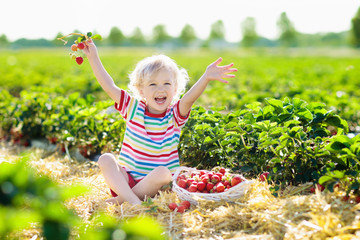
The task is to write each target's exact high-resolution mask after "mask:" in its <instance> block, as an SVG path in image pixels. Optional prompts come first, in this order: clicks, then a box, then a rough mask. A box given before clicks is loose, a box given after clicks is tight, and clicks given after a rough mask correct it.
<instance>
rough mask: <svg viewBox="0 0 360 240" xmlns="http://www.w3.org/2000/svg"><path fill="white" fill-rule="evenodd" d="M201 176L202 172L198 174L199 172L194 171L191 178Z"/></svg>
mask: <svg viewBox="0 0 360 240" xmlns="http://www.w3.org/2000/svg"><path fill="white" fill-rule="evenodd" d="M199 175H200V172H198V171H193V172H192V173H191V177H195V176H199Z"/></svg>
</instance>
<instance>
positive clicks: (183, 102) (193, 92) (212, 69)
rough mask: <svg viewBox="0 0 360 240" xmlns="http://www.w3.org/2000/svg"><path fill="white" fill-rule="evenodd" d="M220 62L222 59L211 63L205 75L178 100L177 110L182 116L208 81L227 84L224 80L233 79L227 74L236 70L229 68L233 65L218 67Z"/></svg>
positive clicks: (232, 76)
mask: <svg viewBox="0 0 360 240" xmlns="http://www.w3.org/2000/svg"><path fill="white" fill-rule="evenodd" d="M221 61H222V58H221V57H220V58H218V59H217V60H216V61H215V62H213V63H211V64H210V65H209V66H208V67H207V68H206V71H205V73H204V74H203V75H202V76H201V78H200V79H199V80H198V81H197V82H196V83H195V84H194V86H192V88H191V89H190V90H189V91H188V92H187V93H185V95H184V96H183V97H182V98H181V99H180V103H179V110H180V114H181V115H182V116H185V115H186V114H187V113H188V112H189V111H190V109H191V106H192V105H193V104H194V102H195V101H196V100H197V99H198V98H199V97H200V95H201V94H202V93H203V92H204V90H205V88H206V87H207V85H208V83H209V82H210V81H214V80H216V81H220V82H223V83H228V81H226V80H224V78H234V77H235V75H232V74H228V73H231V72H236V71H237V69H236V68H231V67H232V66H234V64H233V63H231V64H229V65H225V66H218V65H219V64H220V63H221Z"/></svg>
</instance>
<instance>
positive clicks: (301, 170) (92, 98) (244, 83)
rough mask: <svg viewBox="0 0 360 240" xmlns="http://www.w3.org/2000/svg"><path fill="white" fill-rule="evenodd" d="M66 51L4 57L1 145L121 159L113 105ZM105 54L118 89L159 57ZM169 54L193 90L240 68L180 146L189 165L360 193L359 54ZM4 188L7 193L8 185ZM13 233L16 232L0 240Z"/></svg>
mask: <svg viewBox="0 0 360 240" xmlns="http://www.w3.org/2000/svg"><path fill="white" fill-rule="evenodd" d="M67 52H68V49H57V50H51V51H50V50H46V51H45V50H37V51H35V50H26V51H25V50H24V51H3V52H1V55H0V65H1V66H2V67H1V68H0V76H1V82H0V91H1V94H0V138H1V139H2V140H3V141H9V142H11V143H12V144H20V143H22V144H26V143H28V142H29V140H32V139H35V138H47V139H48V140H49V141H52V140H51V139H53V138H55V140H54V143H55V144H57V146H58V148H59V151H60V149H62V148H64V147H66V148H67V149H76V148H78V149H80V150H81V151H83V152H84V151H85V152H86V154H85V156H86V157H88V158H89V159H91V158H93V157H94V156H95V155H98V154H100V153H103V152H109V151H115V152H116V151H119V148H120V147H121V141H122V137H123V133H124V126H125V125H124V121H123V120H122V119H121V117H120V115H119V114H117V113H110V112H109V107H111V106H112V105H113V103H112V102H111V101H110V100H109V99H108V97H107V96H106V94H105V93H104V91H103V90H102V89H101V87H100V86H99V84H98V83H97V82H96V80H95V78H94V76H93V73H92V71H91V69H90V66H89V65H88V64H87V62H86V60H85V62H84V63H83V65H81V66H78V65H77V64H76V63H75V62H74V61H73V60H71V59H70V57H68V56H66V54H67ZM99 52H100V55H101V59H102V62H103V64H104V66H105V68H106V69H107V71H108V72H109V73H110V75H111V76H112V77H113V79H114V81H115V83H116V84H117V85H119V86H120V87H121V88H124V89H127V84H128V77H127V76H128V74H129V73H130V72H131V71H132V70H133V69H134V67H135V65H136V63H137V62H138V61H139V60H141V59H143V58H144V57H146V56H149V55H152V54H157V53H159V52H158V51H156V50H151V49H146V50H144V49H107V48H100V49H99ZM336 53H341V52H335V56H336V55H337V54H336ZM166 54H167V55H169V56H170V57H172V58H173V59H174V60H175V61H176V62H177V63H178V65H179V66H181V67H183V68H185V69H186V70H188V72H189V76H190V78H191V81H190V84H189V86H188V88H189V87H191V86H192V84H194V83H195V81H197V79H199V77H200V76H201V75H202V74H203V72H204V71H205V69H206V67H207V66H208V65H209V64H210V63H211V62H213V61H215V60H216V59H217V58H218V57H219V56H221V57H223V59H224V62H223V64H228V63H231V62H233V63H235V66H236V67H237V68H238V73H237V77H236V78H235V79H231V80H230V83H229V84H222V83H220V82H211V83H210V84H209V86H208V88H207V89H206V91H205V92H204V94H203V95H202V96H201V98H200V99H199V100H198V101H197V102H196V104H195V106H194V108H193V110H192V113H191V117H190V119H189V121H188V123H187V124H186V126H185V127H184V129H183V131H182V136H181V141H180V145H179V151H180V158H181V163H182V164H183V165H188V166H195V167H198V168H204V169H210V168H212V167H214V166H217V165H222V166H226V167H228V168H231V170H232V171H234V172H236V171H241V172H242V173H244V174H245V175H246V176H248V177H250V178H253V177H257V176H258V175H259V174H260V173H262V172H264V171H269V172H270V175H269V176H270V179H271V180H273V181H275V182H276V183H277V184H278V185H279V186H281V185H284V184H285V185H286V184H290V183H291V184H299V183H304V182H309V181H310V182H314V183H317V182H320V183H321V184H324V185H326V187H327V188H328V189H329V190H330V191H332V190H333V188H334V186H335V184H338V183H341V184H342V186H343V187H344V188H345V189H346V191H347V194H352V193H353V194H356V195H359V194H360V190H359V189H360V184H359V182H360V175H359V172H360V169H359V166H360V164H359V163H360V135H357V134H359V132H360V129H359V124H360V91H358V89H359V87H360V78H359V76H360V74H359V73H360V68H359V67H358V66H360V59H359V58H357V52H356V51H355V52H354V55H347V56H344V57H341V56H336V57H330V56H334V54H332V53H331V52H328V53H327V56H321V55H316V54H314V53H313V52H311V55H303V54H301V53H299V52H293V51H292V50H290V49H288V50H284V49H282V50H281V49H278V50H277V51H276V52H275V53H274V52H273V53H269V52H268V50H260V49H257V50H254V52H248V51H240V50H239V51H238V52H237V51H231V52H227V51H222V52H210V51H192V52H190V51H174V52H167V53H166ZM349 133H350V135H348V134H349ZM355 135H357V136H356V137H353V136H355ZM4 176H5V175H4ZM2 181H3V182H2V183H1V184H4V183H5V187H6V186H7V185H6V184H7V182H10V181H9V180H6V179H5V180H4V179H3V180H2ZM40 186H41V184H40ZM5 187H4V188H5ZM4 188H2V189H4ZM274 190H276V189H274ZM274 194H276V191H274ZM1 199H5V198H1ZM4 204H5V205H6V204H9V203H8V202H7V203H4ZM14 206H18V205H14ZM20 207H22V205H19V208H20ZM4 211H5V210H4ZM6 211H7V210H6ZM16 211H17V210H16ZM16 211H15V212H16ZM29 214H30V215H31V214H32V213H29ZM30 215H29V216H30ZM30 217H34V218H35V217H36V218H37V219H43V217H41V216H39V215H36V216H35V215H34V216H32V215H31V216H30ZM51 224H52V223H51ZM45 225H46V224H45V222H44V226H45ZM58 225H59V224H58ZM60 225H61V226H62V223H61V224H60ZM60 225H59V226H60ZM113 227H114V228H116V227H115V226H113ZM12 228H14V229H16V228H17V226H13V227H12V226H10V227H9V229H10V230H9V229H7V230H6V229H5V230H3V232H2V233H1V234H6V233H7V232H8V231H11V230H12ZM65 230H66V229H65ZM65 230H64V231H65ZM66 231H67V230H66ZM66 231H65V233H66ZM95 231H96V230H95ZM66 234H67V235H66V236H68V233H66ZM99 234H102V233H99Z"/></svg>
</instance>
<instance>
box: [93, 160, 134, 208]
mask: <svg viewBox="0 0 360 240" xmlns="http://www.w3.org/2000/svg"><path fill="white" fill-rule="evenodd" d="M98 164H99V167H100V169H101V172H102V174H103V175H104V178H105V182H106V183H107V184H108V186H109V187H110V188H111V189H112V190H113V191H114V192H115V193H116V194H117V195H118V196H117V197H115V198H112V199H109V201H108V202H112V203H117V204H121V203H123V202H129V203H131V204H141V201H140V199H139V197H138V196H137V195H136V194H135V193H134V192H133V191H132V190H131V188H130V187H129V184H128V182H129V178H128V175H127V173H126V171H125V170H124V169H123V168H122V167H121V166H119V164H118V163H117V162H116V159H115V157H114V156H113V155H112V154H110V153H105V154H103V155H101V156H100V158H99V161H98Z"/></svg>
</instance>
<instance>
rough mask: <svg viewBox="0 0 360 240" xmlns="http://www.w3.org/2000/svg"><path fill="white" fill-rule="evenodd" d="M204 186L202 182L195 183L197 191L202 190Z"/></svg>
mask: <svg viewBox="0 0 360 240" xmlns="http://www.w3.org/2000/svg"><path fill="white" fill-rule="evenodd" d="M205 187H206V184H205V183H204V182H199V183H198V185H197V189H198V190H199V191H203V190H204V189H205Z"/></svg>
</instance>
